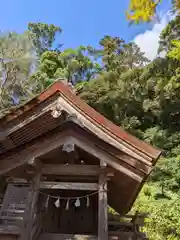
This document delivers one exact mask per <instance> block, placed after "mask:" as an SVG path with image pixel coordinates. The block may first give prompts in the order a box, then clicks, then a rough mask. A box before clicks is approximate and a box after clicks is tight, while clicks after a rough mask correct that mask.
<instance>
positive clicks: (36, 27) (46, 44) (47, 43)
mask: <svg viewBox="0 0 180 240" xmlns="http://www.w3.org/2000/svg"><path fill="white" fill-rule="evenodd" d="M28 30H29V36H30V39H31V41H32V43H33V46H34V48H35V50H36V53H37V55H38V56H40V55H41V54H42V53H43V52H45V51H49V50H54V49H55V48H56V47H55V46H54V45H55V40H56V37H57V35H58V34H60V33H61V31H62V30H61V28H60V27H57V26H55V25H53V24H49V25H48V24H45V23H29V24H28ZM60 46H61V44H60V43H59V42H58V46H57V48H58V49H59V47H60Z"/></svg>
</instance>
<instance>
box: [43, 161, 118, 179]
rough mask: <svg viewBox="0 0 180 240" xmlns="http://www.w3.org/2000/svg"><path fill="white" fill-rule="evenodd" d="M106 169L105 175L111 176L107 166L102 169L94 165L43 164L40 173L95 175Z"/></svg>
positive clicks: (111, 173) (111, 172)
mask: <svg viewBox="0 0 180 240" xmlns="http://www.w3.org/2000/svg"><path fill="white" fill-rule="evenodd" d="M102 171H106V173H107V175H108V176H109V175H111V176H113V171H112V170H111V169H109V168H106V169H105V170H102V169H101V168H100V167H99V166H96V165H82V164H81V165H80V164H79V165H78V164H77V165H76V164H69V165H62V164H45V165H43V169H42V174H46V175H70V176H74V175H75V176H97V175H99V174H100V172H102Z"/></svg>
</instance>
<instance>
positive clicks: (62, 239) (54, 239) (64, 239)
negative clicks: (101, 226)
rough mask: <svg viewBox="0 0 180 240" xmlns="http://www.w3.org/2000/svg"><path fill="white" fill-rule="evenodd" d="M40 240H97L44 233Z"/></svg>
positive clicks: (86, 236)
mask: <svg viewBox="0 0 180 240" xmlns="http://www.w3.org/2000/svg"><path fill="white" fill-rule="evenodd" d="M40 240H97V236H92V235H78V234H75V235H72V234H59V233H44V234H42V235H41V237H40Z"/></svg>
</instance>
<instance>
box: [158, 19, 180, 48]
mask: <svg viewBox="0 0 180 240" xmlns="http://www.w3.org/2000/svg"><path fill="white" fill-rule="evenodd" d="M173 40H180V15H177V16H176V18H175V19H173V20H172V21H170V22H169V24H168V25H167V26H166V27H165V28H164V30H163V31H162V33H161V35H160V40H159V50H158V51H159V52H163V51H165V52H168V51H169V50H170V49H171V48H172V47H173V44H172V41H173Z"/></svg>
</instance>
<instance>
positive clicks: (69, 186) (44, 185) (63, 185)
mask: <svg viewBox="0 0 180 240" xmlns="http://www.w3.org/2000/svg"><path fill="white" fill-rule="evenodd" d="M40 188H41V189H65V190H88V191H95V190H98V184H97V183H77V182H41V183H40Z"/></svg>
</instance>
